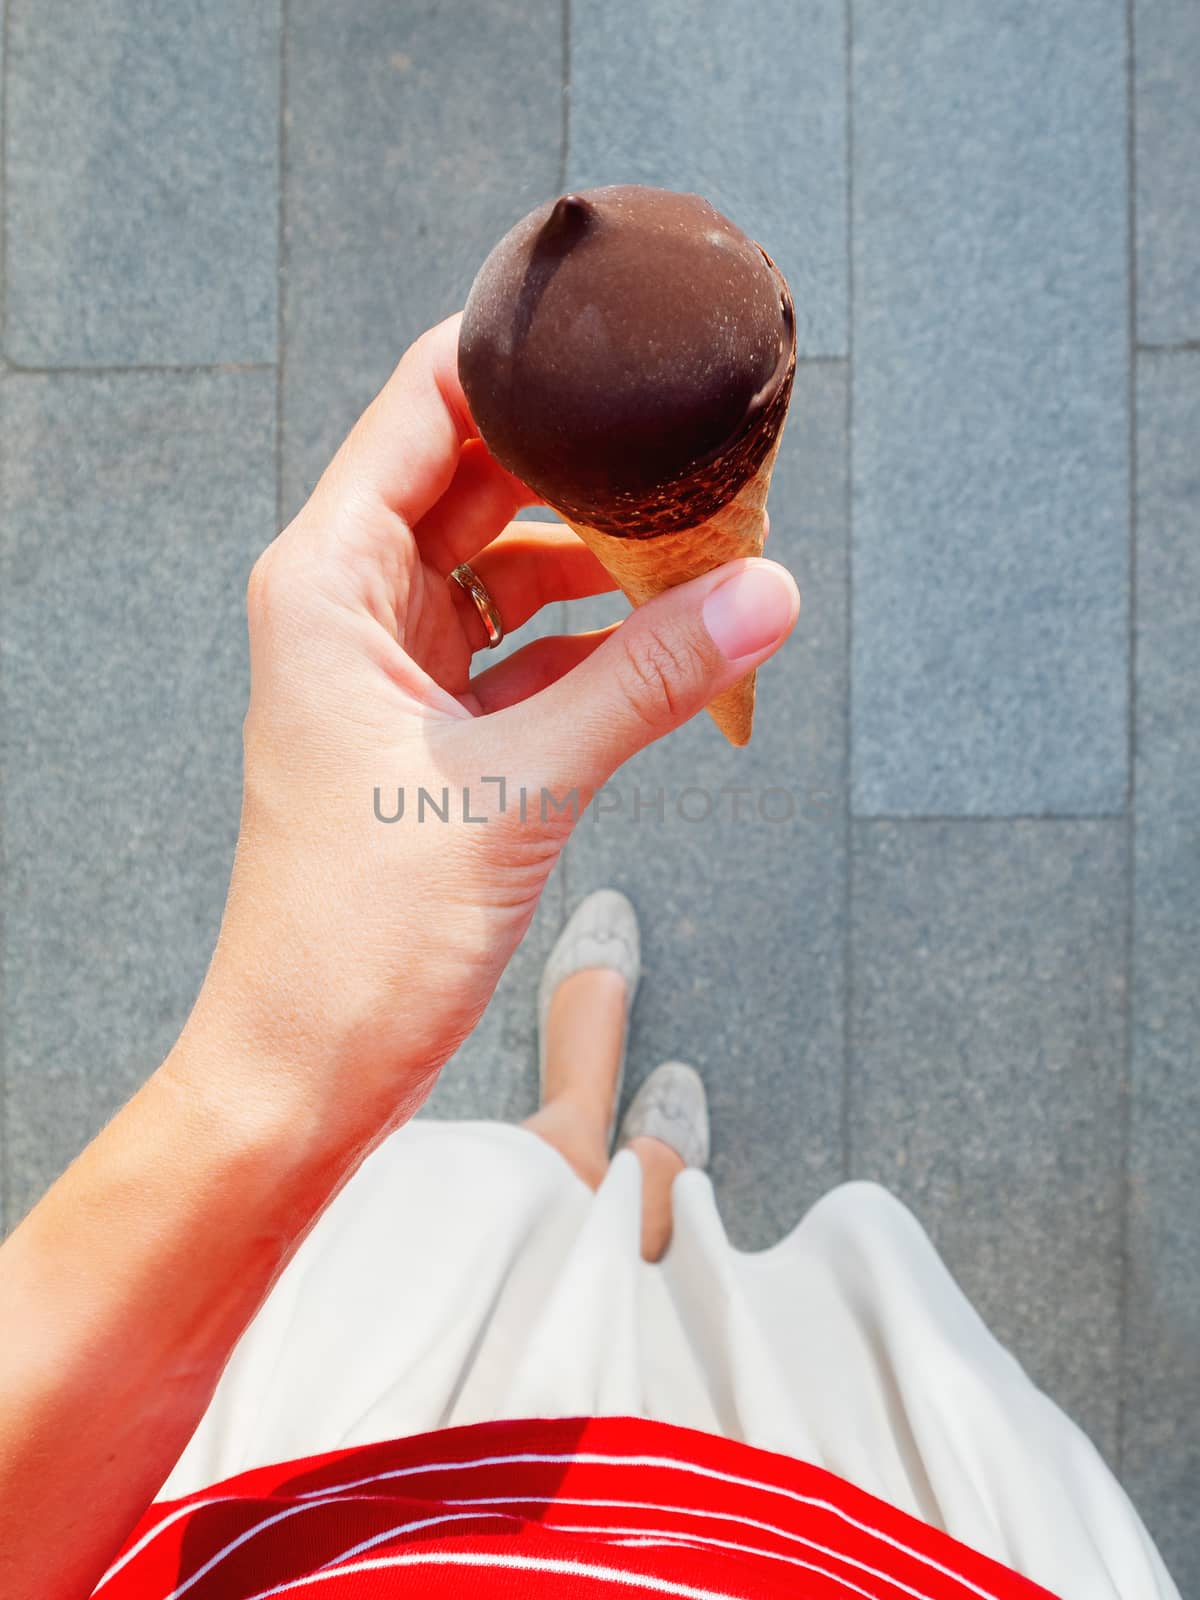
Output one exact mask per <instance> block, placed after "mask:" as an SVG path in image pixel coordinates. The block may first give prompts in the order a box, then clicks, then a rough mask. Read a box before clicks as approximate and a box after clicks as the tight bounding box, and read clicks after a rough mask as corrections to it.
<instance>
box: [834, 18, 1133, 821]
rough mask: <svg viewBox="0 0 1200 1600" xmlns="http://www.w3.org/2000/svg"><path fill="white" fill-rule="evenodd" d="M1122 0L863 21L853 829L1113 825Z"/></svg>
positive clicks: (1123, 594)
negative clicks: (1047, 820) (974, 820)
mask: <svg viewBox="0 0 1200 1600" xmlns="http://www.w3.org/2000/svg"><path fill="white" fill-rule="evenodd" d="M1124 61H1125V11H1124V5H1123V4H1122V0H1097V3H1096V4H1093V5H1088V6H1066V7H1062V6H1044V5H1041V4H1040V3H1039V0H1021V3H1019V4H1015V5H1008V6H1005V7H1004V8H1002V9H1001V10H997V8H996V7H995V6H994V5H993V4H991V0H932V3H930V4H927V5H925V6H923V7H921V8H914V7H912V6H898V5H896V4H895V3H894V0H856V4H855V7H854V54H853V75H854V123H853V127H854V150H853V162H854V173H853V193H854V228H853V236H854V297H855V298H854V334H853V349H854V363H853V415H854V438H853V449H852V459H853V463H854V690H853V702H854V703H853V717H852V727H853V752H854V753H853V772H854V779H853V783H854V805H855V810H856V811H858V812H859V813H861V814H865V815H872V816H887V815H902V816H909V815H917V816H919V815H922V814H926V813H934V814H949V815H960V816H961V815H975V816H978V815H984V816H986V815H1012V814H1017V815H1021V814H1028V815H1043V814H1055V813H1063V812H1067V813H1077V814H1079V813H1101V814H1107V813H1119V812H1121V811H1122V810H1123V809H1124V806H1125V799H1126V793H1125V791H1126V784H1127V778H1128V773H1127V759H1126V756H1127V747H1128V727H1127V714H1128V706H1127V684H1128V663H1127V647H1128V646H1127V621H1128V578H1127V556H1128V538H1129V465H1128V454H1129V452H1128V437H1129V413H1128V381H1129V380H1128V341H1129V334H1128V306H1129V300H1128V287H1129V286H1128V282H1127V261H1128V248H1127V240H1126V206H1127V187H1126V125H1125V124H1126V114H1125V108H1126V80H1125V67H1124Z"/></svg>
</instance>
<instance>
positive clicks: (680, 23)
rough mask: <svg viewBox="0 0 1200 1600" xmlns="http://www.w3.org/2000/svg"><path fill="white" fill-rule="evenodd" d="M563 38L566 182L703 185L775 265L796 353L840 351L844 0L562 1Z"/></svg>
mask: <svg viewBox="0 0 1200 1600" xmlns="http://www.w3.org/2000/svg"><path fill="white" fill-rule="evenodd" d="M570 43H571V74H570V95H571V101H570V104H571V118H570V141H569V145H568V162H567V181H568V183H569V184H570V185H571V187H573V188H591V187H592V186H594V185H596V184H601V183H649V184H655V185H657V186H659V187H660V188H665V189H694V190H695V191H696V192H697V193H699V194H703V195H705V196H706V197H707V198H708V199H710V200H711V201H712V202H713V204H714V205H715V206H717V208H718V209H719V210H723V211H725V212H727V213H728V215H729V216H731V217H732V218H733V220H734V221H735V222H736V223H738V225H739V226H740V227H742V228H744V229H745V230H746V231H747V232H748V233H749V234H751V236H752V237H754V238H756V239H758V240H759V241H760V243H761V244H762V245H763V246H764V248H765V249H766V250H767V251H768V252H769V254H770V255H771V256H773V257H774V259H775V260H776V262H778V264H779V266H780V268H781V270H782V271H783V272H784V274H785V275H786V277H787V279H788V282H789V284H790V285H791V287H792V293H793V297H794V299H795V303H796V339H797V344H798V347H799V350H800V354H801V355H802V356H822V355H833V356H841V355H845V353H846V338H847V306H848V281H847V271H848V266H847V259H846V207H847V188H846V93H845V80H846V19H845V13H844V9H843V6H842V4H841V0H743V3H742V4H740V5H737V6H730V5H725V4H721V3H720V0H698V3H697V0H609V3H608V4H604V5H601V4H588V5H574V6H572V9H571V26H570ZM780 172H786V173H787V175H788V176H787V183H786V184H785V185H781V184H780V183H779V174H780Z"/></svg>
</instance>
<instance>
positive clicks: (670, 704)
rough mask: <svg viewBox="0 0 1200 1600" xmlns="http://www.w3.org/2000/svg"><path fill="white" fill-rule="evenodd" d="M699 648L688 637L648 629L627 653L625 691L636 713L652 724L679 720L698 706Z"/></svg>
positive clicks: (653, 725) (658, 724)
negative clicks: (696, 697)
mask: <svg viewBox="0 0 1200 1600" xmlns="http://www.w3.org/2000/svg"><path fill="white" fill-rule="evenodd" d="M698 657H699V651H698V650H697V649H696V647H695V645H694V644H692V643H691V642H690V641H689V640H688V639H687V638H686V637H682V636H680V635H678V634H668V633H667V632H665V631H664V630H663V629H660V628H649V629H647V630H646V631H645V632H644V633H643V634H642V635H641V637H640V638H638V639H637V640H636V641H634V642H633V643H632V644H631V647H630V649H629V650H628V651H627V652H626V655H625V670H626V677H625V685H624V687H625V691H626V695H627V698H628V700H629V703H630V706H631V707H632V709H633V711H634V714H635V715H636V716H637V717H638V718H639V719H640V720H641V721H643V722H645V723H646V724H647V725H648V726H650V727H660V726H661V725H662V723H663V721H664V720H670V721H672V722H674V721H678V720H680V719H681V718H683V717H684V716H686V715H687V714H688V713H689V711H691V710H694V709H695V707H694V705H693V704H692V702H693V701H694V699H695V680H696V678H697V676H698V671H697V669H698V667H699V665H700V663H699V660H698Z"/></svg>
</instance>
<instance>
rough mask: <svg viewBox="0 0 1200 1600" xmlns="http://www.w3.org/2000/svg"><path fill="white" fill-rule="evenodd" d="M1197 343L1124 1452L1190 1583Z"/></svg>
mask: <svg viewBox="0 0 1200 1600" xmlns="http://www.w3.org/2000/svg"><path fill="white" fill-rule="evenodd" d="M1198 438H1200V351H1190V352H1187V353H1180V354H1174V355H1156V356H1143V357H1141V358H1140V361H1139V381H1138V558H1137V560H1138V641H1137V774H1136V818H1137V822H1136V849H1135V859H1136V866H1135V873H1136V876H1135V884H1136V898H1135V923H1134V926H1135V940H1134V988H1133V1018H1134V1029H1133V1120H1132V1139H1131V1150H1130V1167H1131V1182H1130V1195H1131V1210H1130V1232H1129V1264H1130V1276H1129V1296H1128V1305H1127V1313H1126V1315H1127V1326H1126V1339H1125V1349H1126V1370H1125V1394H1126V1400H1125V1438H1124V1454H1123V1462H1124V1469H1125V1478H1126V1482H1127V1484H1128V1487H1129V1490H1130V1493H1131V1494H1132V1495H1133V1497H1134V1499H1135V1501H1136V1503H1137V1504H1138V1506H1139V1508H1140V1509H1141V1511H1142V1514H1143V1516H1144V1517H1145V1519H1146V1521H1147V1523H1148V1524H1149V1527H1150V1531H1151V1533H1152V1534H1154V1536H1155V1538H1156V1539H1157V1540H1158V1542H1159V1545H1160V1548H1161V1550H1162V1553H1163V1557H1164V1559H1165V1560H1166V1562H1167V1565H1168V1567H1169V1568H1170V1571H1171V1574H1172V1576H1173V1577H1174V1579H1175V1581H1176V1583H1177V1584H1178V1585H1179V1588H1180V1590H1181V1592H1182V1593H1183V1594H1196V1593H1200V1526H1198V1525H1197V1517H1196V1502H1197V1489H1198V1487H1200V1076H1198V1075H1197V1061H1198V1060H1200V992H1198V990H1197V982H1196V975H1197V972H1200V742H1198V741H1197V729H1198V728H1200V600H1198V598H1197V597H1198V596H1200V470H1198V463H1197V455H1196V441H1197V439H1198Z"/></svg>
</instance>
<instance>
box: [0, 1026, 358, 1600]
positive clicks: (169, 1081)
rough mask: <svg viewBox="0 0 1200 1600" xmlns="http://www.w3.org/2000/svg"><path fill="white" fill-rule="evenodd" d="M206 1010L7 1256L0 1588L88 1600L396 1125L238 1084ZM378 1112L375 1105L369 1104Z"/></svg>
mask: <svg viewBox="0 0 1200 1600" xmlns="http://www.w3.org/2000/svg"><path fill="white" fill-rule="evenodd" d="M234 1056H236V1057H237V1058H238V1059H240V1061H241V1064H242V1066H243V1067H244V1068H249V1067H251V1066H252V1065H253V1062H252V1059H251V1057H250V1054H249V1052H248V1050H247V1049H246V1045H245V1041H244V1040H239V1039H237V1038H232V1037H229V1036H228V1035H227V1034H226V1033H224V1032H223V1031H218V1029H217V1027H216V1026H215V1025H214V1022H213V1020H212V1019H208V1018H206V1017H205V1016H204V1015H203V1013H198V1015H197V1016H196V1017H195V1018H193V1020H192V1022H191V1023H189V1025H188V1028H187V1029H186V1030H185V1033H184V1035H183V1037H182V1038H181V1039H180V1041H179V1043H178V1044H177V1046H176V1047H175V1049H174V1050H173V1051H172V1053H171V1055H170V1056H169V1057H168V1059H167V1061H166V1062H165V1063H164V1064H163V1066H162V1067H160V1068H159V1070H158V1071H157V1072H155V1073H154V1074H153V1075H152V1076H151V1077H150V1078H149V1079H148V1080H147V1082H146V1083H145V1084H143V1086H142V1087H141V1089H140V1090H139V1091H138V1092H137V1094H135V1095H134V1097H133V1098H132V1100H130V1101H129V1103H128V1104H127V1105H126V1106H124V1107H123V1108H122V1109H121V1111H119V1112H118V1114H117V1115H116V1116H115V1117H114V1118H113V1119H112V1121H111V1122H109V1123H108V1125H107V1126H106V1127H105V1128H104V1129H103V1130H102V1132H101V1133H100V1134H99V1135H98V1136H97V1138H96V1139H94V1140H93V1141H92V1143H91V1144H90V1145H89V1146H88V1147H87V1149H86V1150H84V1152H83V1153H82V1155H80V1157H79V1158H78V1160H77V1161H75V1162H74V1163H73V1164H72V1166H71V1167H70V1168H68V1170H67V1171H66V1172H65V1173H64V1174H63V1176H62V1177H61V1178H60V1179H59V1180H58V1182H57V1183H55V1184H54V1186H53V1187H52V1188H51V1189H50V1191H49V1193H48V1194H46V1195H45V1197H44V1198H43V1199H42V1200H41V1201H40V1202H39V1204H38V1205H36V1206H35V1207H34V1208H33V1210H32V1211H31V1212H30V1213H29V1214H28V1216H26V1217H25V1219H24V1221H23V1222H21V1224H20V1225H19V1226H18V1227H17V1228H16V1229H15V1230H14V1232H13V1233H12V1234H11V1235H10V1236H9V1237H8V1239H6V1240H5V1242H4V1244H3V1246H2V1247H0V1327H2V1328H3V1330H4V1337H3V1344H2V1355H0V1419H2V1421H0V1593H2V1594H4V1595H6V1596H10V1597H11V1600H24V1597H26V1596H28V1597H30V1600H32V1597H34V1596H37V1597H38V1600H77V1597H82V1596H86V1595H88V1594H89V1593H90V1592H91V1590H92V1587H93V1586H94V1584H95V1583H96V1582H97V1580H98V1579H99V1577H100V1575H101V1573H102V1572H103V1571H104V1569H105V1567H106V1566H107V1565H108V1563H109V1562H110V1560H111V1559H112V1557H113V1555H114V1553H115V1549H116V1545H117V1544H118V1543H119V1541H120V1539H121V1538H122V1537H123V1535H124V1534H125V1533H126V1532H127V1531H128V1530H129V1529H130V1528H132V1527H133V1526H134V1524H135V1523H136V1522H137V1520H138V1518H139V1517H140V1516H141V1515H142V1513H143V1512H144V1510H145V1508H146V1507H147V1505H149V1503H150V1502H151V1501H152V1500H153V1498H154V1496H155V1495H156V1494H157V1493H158V1491H159V1489H160V1488H161V1487H162V1484H163V1483H164V1481H165V1480H166V1478H167V1476H168V1475H169V1473H170V1471H171V1468H172V1467H173V1466H174V1464H175V1462H176V1460H177V1459H178V1458H179V1456H180V1454H181V1453H182V1451H183V1449H184V1446H185V1445H186V1444H187V1442H188V1440H189V1438H190V1437H191V1435H192V1433H193V1431H194V1430H195V1428H196V1425H197V1423H198V1422H199V1421H200V1418H201V1416H202V1415H203V1413H204V1410H205V1408H206V1406H207V1405H208V1402H209V1400H210V1398H211V1396H212V1393H213V1390H214V1388H215V1386H216V1383H217V1380H218V1378H219V1377H220V1375H221V1370H222V1368H223V1366H224V1365H225V1362H226V1359H227V1358H228V1356H229V1353H230V1351H231V1350H232V1348H233V1345H234V1344H235V1342H236V1341H237V1339H238V1337H239V1335H240V1334H241V1332H242V1330H243V1328H244V1327H245V1326H246V1324H247V1323H248V1322H249V1320H250V1319H251V1317H253V1315H254V1313H255V1311H256V1310H257V1309H258V1307H259V1305H260V1304H261V1303H262V1301H263V1299H264V1298H265V1297H266V1294H267V1292H268V1290H269V1289H270V1287H271V1285H272V1284H273V1283H274V1281H275V1279H276V1278H277V1276H278V1275H279V1273H280V1272H281V1271H282V1269H283V1267H284V1266H285V1265H286V1263H287V1261H288V1259H289V1257H290V1256H291V1255H292V1253H293V1252H294V1250H295V1249H296V1247H297V1245H298V1244H299V1243H300V1241H301V1239H302V1238H303V1237H304V1235H305V1234H306V1233H307V1231H308V1229H309V1227H310V1226H311V1224H312V1223H313V1222H314V1220H315V1219H316V1217H317V1216H318V1215H319V1213H320V1211H321V1209H322V1207H323V1206H324V1205H325V1204H326V1203H327V1202H328V1201H329V1200H330V1199H331V1198H332V1196H333V1195H334V1194H335V1193H336V1192H337V1190H338V1188H339V1187H340V1186H341V1184H342V1183H343V1182H345V1180H346V1179H347V1178H348V1177H349V1176H350V1174H351V1173H352V1172H353V1170H354V1169H355V1167H356V1166H357V1165H358V1163H359V1161H360V1160H361V1159H362V1157H363V1156H364V1155H365V1154H366V1151H367V1148H368V1146H369V1142H370V1139H371V1137H372V1135H374V1134H376V1133H377V1134H378V1136H379V1137H382V1134H383V1131H384V1127H385V1124H384V1123H383V1122H382V1121H380V1122H377V1123H376V1125H375V1127H372V1126H371V1124H372V1122H373V1121H374V1120H375V1119H374V1118H373V1117H370V1116H362V1117H360V1118H359V1125H358V1126H354V1125H353V1124H351V1123H350V1122H349V1120H348V1119H347V1118H345V1116H344V1115H339V1114H335V1108H332V1107H329V1106H323V1105H321V1104H320V1103H319V1102H318V1101H317V1100H316V1099H315V1098H314V1097H312V1096H288V1095H287V1094H285V1093H276V1094H272V1095H271V1096H270V1097H255V1096H251V1095H248V1094H245V1093H241V1094H239V1093H237V1092H235V1090H234V1089H233V1087H232V1085H231V1084H230V1083H229V1081H228V1079H227V1078H226V1077H225V1076H223V1074H224V1073H225V1070H226V1063H227V1062H228V1061H229V1060H230V1059H231V1058H232V1057H234ZM364 1109H365V1108H364Z"/></svg>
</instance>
